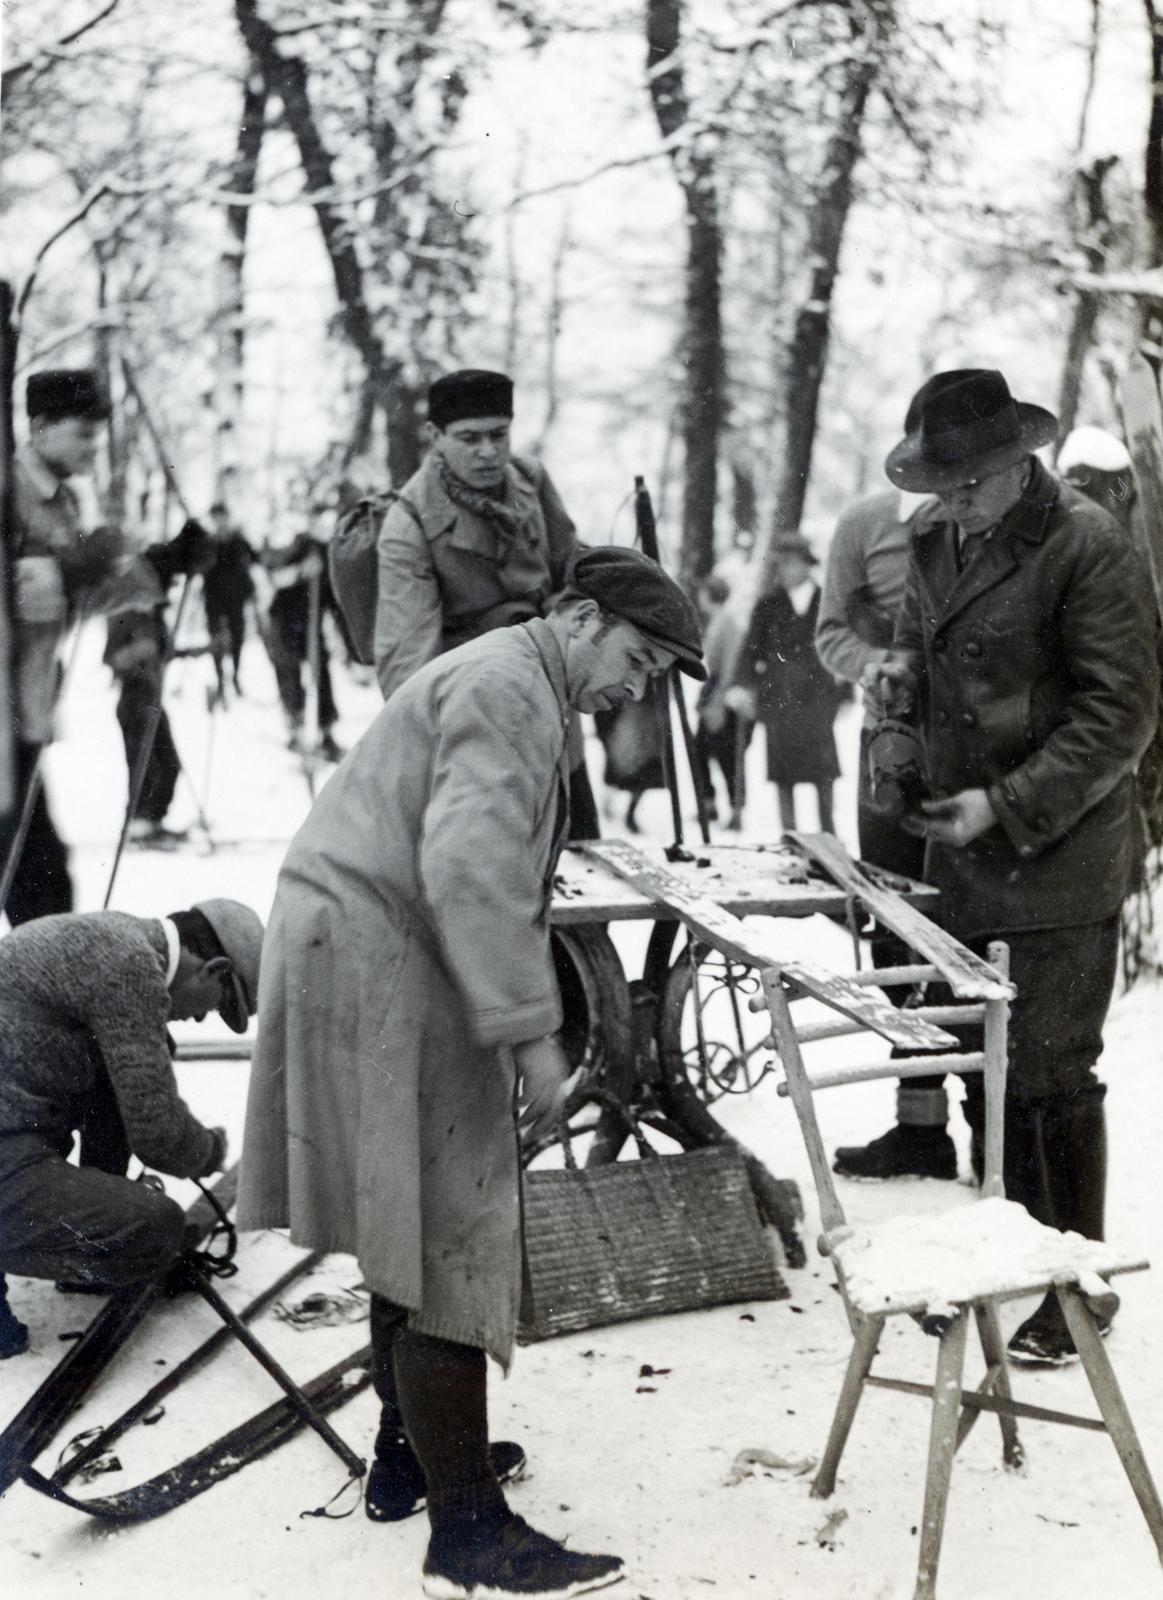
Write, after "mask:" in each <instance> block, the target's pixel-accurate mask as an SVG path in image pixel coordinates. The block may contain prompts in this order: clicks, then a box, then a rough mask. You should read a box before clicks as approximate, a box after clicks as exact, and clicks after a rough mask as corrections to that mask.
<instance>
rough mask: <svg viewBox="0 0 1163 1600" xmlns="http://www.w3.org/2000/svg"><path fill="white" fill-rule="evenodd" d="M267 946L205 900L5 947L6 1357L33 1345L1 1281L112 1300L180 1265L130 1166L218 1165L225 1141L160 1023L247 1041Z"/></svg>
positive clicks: (41, 932) (181, 1232) (179, 1174)
mask: <svg viewBox="0 0 1163 1600" xmlns="http://www.w3.org/2000/svg"><path fill="white" fill-rule="evenodd" d="M262 942H263V925H262V922H261V921H260V919H259V917H258V916H257V915H256V913H255V912H254V911H252V910H251V909H250V907H249V906H244V905H241V904H240V903H239V902H238V901H237V900H204V901H202V902H201V903H200V904H199V905H196V906H193V907H192V908H191V909H190V910H188V911H176V912H174V913H173V914H172V915H171V916H169V917H156V918H155V917H133V916H128V915H126V914H125V913H124V912H121V911H95V912H86V913H65V914H62V915H60V916H52V917H38V918H36V919H35V920H34V921H32V922H28V923H25V924H24V925H23V926H22V927H19V928H16V929H14V930H13V931H12V932H11V933H10V934H8V935H7V937H6V938H5V939H4V940H3V943H2V944H0V1357H3V1356H12V1355H19V1354H20V1352H21V1351H22V1350H25V1349H27V1347H28V1331H27V1329H26V1328H25V1327H24V1325H23V1323H21V1322H19V1321H18V1320H17V1318H16V1317H15V1316H14V1315H13V1313H12V1312H11V1310H10V1309H9V1307H8V1304H7V1299H6V1296H5V1280H4V1277H3V1274H5V1273H14V1274H17V1275H19V1276H21V1277H28V1278H51V1279H54V1280H56V1281H57V1282H59V1283H61V1285H62V1287H63V1286H64V1285H65V1284H67V1285H68V1286H69V1287H70V1288H75V1289H77V1290H79V1291H106V1290H112V1289H117V1288H120V1287H122V1286H123V1285H124V1284H129V1283H136V1282H139V1281H141V1280H144V1279H146V1278H151V1277H153V1276H154V1275H155V1274H157V1273H158V1272H161V1271H163V1270H164V1269H165V1268H166V1267H167V1266H168V1265H170V1264H171V1263H172V1262H174V1261H176V1260H177V1258H178V1256H179V1255H180V1254H181V1252H182V1249H183V1246H184V1243H185V1216H184V1213H183V1211H182V1208H181V1206H179V1205H178V1204H177V1202H176V1201H174V1200H171V1199H169V1198H168V1197H167V1196H166V1195H164V1194H162V1193H160V1192H159V1191H158V1190H156V1189H154V1188H151V1187H150V1186H149V1185H147V1184H144V1183H136V1182H130V1180H129V1179H128V1178H126V1176H125V1171H126V1167H127V1166H128V1163H129V1158H130V1156H131V1155H134V1156H136V1157H137V1158H138V1159H139V1160H140V1161H141V1162H142V1163H143V1164H144V1165H145V1166H148V1167H150V1168H151V1169H153V1170H154V1171H157V1172H161V1173H166V1174H167V1175H169V1176H171V1177H175V1178H203V1177H206V1176H207V1175H208V1174H209V1173H211V1172H215V1171H217V1170H218V1169H219V1168H221V1167H222V1166H224V1165H225V1161H226V1134H225V1133H224V1131H223V1130H222V1129H221V1128H207V1127H204V1126H203V1125H202V1123H201V1122H199V1121H198V1119H197V1117H195V1116H194V1115H193V1113H192V1112H191V1111H190V1110H189V1108H188V1107H187V1105H186V1103H185V1102H184V1101H183V1099H182V1098H181V1096H180V1095H179V1093H178V1086H177V1082H176V1080H175V1078H174V1070H173V1065H172V1056H171V1048H170V1039H169V1035H168V1032H167V1025H168V1023H169V1022H171V1021H178V1020H186V1019H188V1018H192V1019H194V1020H196V1021H199V1022H200V1021H201V1020H202V1018H203V1017H204V1016H205V1015H206V1014H207V1013H208V1012H210V1011H217V1012H218V1013H219V1014H220V1016H221V1017H222V1018H223V1020H224V1021H225V1022H226V1024H227V1026H228V1027H230V1028H232V1029H233V1030H234V1031H235V1032H236V1033H244V1032H245V1031H246V1027H247V1023H248V1020H249V1019H250V1017H252V1016H253V1015H254V1011H255V1005H256V1001H257V996H258V975H259V959H260V955H261V951H262ZM78 1133H79V1134H80V1163H79V1165H73V1164H72V1163H70V1161H69V1160H68V1156H69V1153H70V1151H71V1149H72V1145H73V1140H74V1135H75V1134H78Z"/></svg>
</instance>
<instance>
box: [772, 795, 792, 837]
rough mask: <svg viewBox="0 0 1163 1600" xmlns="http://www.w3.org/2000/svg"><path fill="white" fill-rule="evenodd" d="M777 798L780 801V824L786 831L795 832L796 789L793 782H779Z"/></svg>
mask: <svg viewBox="0 0 1163 1600" xmlns="http://www.w3.org/2000/svg"><path fill="white" fill-rule="evenodd" d="M775 793H776V799H777V800H778V802H779V825H780V827H781V828H783V829H784V831H785V832H786V833H791V832H794V830H795V825H796V791H795V785H794V784H791V783H777V784H776V786H775Z"/></svg>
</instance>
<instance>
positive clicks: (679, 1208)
mask: <svg viewBox="0 0 1163 1600" xmlns="http://www.w3.org/2000/svg"><path fill="white" fill-rule="evenodd" d="M524 1204H525V1254H526V1259H527V1263H528V1281H527V1284H526V1293H525V1298H524V1304H523V1305H522V1314H521V1323H520V1330H519V1337H520V1339H521V1340H522V1341H523V1342H524V1343H527V1344H528V1343H532V1342H533V1341H535V1340H537V1339H550V1338H553V1337H554V1335H556V1334H560V1333H575V1332H577V1331H578V1330H579V1329H581V1328H594V1327H601V1326H603V1325H605V1324H607V1323H611V1322H628V1321H631V1320H633V1319H634V1318H636V1317H654V1316H660V1315H662V1314H664V1313H667V1312H673V1311H694V1310H698V1309H701V1308H703V1307H706V1306H715V1305H725V1304H728V1303H730V1302H732V1301H738V1300H782V1299H785V1298H786V1297H787V1294H788V1290H787V1287H786V1285H785V1284H784V1283H783V1280H782V1279H781V1278H780V1276H779V1273H778V1272H777V1271H776V1267H775V1261H774V1258H773V1256H772V1252H771V1248H770V1246H769V1244H768V1241H767V1238H766V1237H765V1235H764V1231H763V1228H762V1226H761V1224H760V1221H759V1213H758V1212H757V1210H756V1208H755V1200H754V1197H753V1195H752V1192H751V1183H750V1180H749V1178H748V1176H747V1168H746V1166H745V1165H744V1163H743V1160H742V1157H741V1156H740V1155H739V1154H738V1152H737V1151H735V1150H731V1149H710V1150H692V1151H688V1152H686V1153H685V1154H683V1155H672V1156H656V1155H652V1156H649V1157H647V1158H645V1159H642V1160H638V1161H617V1162H614V1163H613V1164H611V1165H610V1166H605V1167H591V1168H588V1169H586V1170H584V1171H579V1170H577V1169H570V1168H567V1169H565V1170H563V1171H553V1172H529V1173H526V1175H525V1183H524Z"/></svg>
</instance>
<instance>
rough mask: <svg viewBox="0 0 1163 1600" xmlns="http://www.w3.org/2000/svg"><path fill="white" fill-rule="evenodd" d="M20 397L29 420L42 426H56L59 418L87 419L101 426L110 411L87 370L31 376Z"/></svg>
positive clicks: (64, 369) (66, 369)
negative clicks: (37, 421)
mask: <svg viewBox="0 0 1163 1600" xmlns="http://www.w3.org/2000/svg"><path fill="white" fill-rule="evenodd" d="M24 393H25V407H26V409H27V411H28V415H29V417H39V418H41V419H43V420H44V421H45V422H59V421H60V420H61V419H62V418H63V417H91V418H93V419H94V421H97V422H103V421H104V420H105V418H106V417H108V416H109V415H110V411H111V407H110V405H109V400H108V397H107V396H106V394H105V391H104V389H103V388H102V387H101V384H100V383H99V382H98V379H97V374H96V373H95V372H94V371H93V370H92V369H91V368H90V367H55V368H53V369H51V370H50V371H47V372H34V373H32V374H31V376H30V377H29V380H28V387H27V388H26V389H25V392H24Z"/></svg>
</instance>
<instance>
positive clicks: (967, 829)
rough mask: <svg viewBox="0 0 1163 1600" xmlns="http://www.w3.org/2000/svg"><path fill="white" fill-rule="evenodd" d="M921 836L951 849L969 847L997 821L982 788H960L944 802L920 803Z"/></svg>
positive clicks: (987, 796) (995, 814)
mask: <svg viewBox="0 0 1163 1600" xmlns="http://www.w3.org/2000/svg"><path fill="white" fill-rule="evenodd" d="M921 811H922V813H923V814H924V818H925V833H926V834H927V836H928V837H929V838H930V839H936V840H937V841H938V842H939V843H940V844H948V845H952V846H953V848H954V849H955V850H959V849H961V847H962V846H963V845H967V844H971V843H972V842H973V840H974V839H977V838H979V837H980V836H981V834H983V833H985V832H986V831H987V830H988V829H989V828H992V827H993V825H994V823H995V822H996V821H997V812H996V811H995V810H994V809H993V802H992V801H991V800H990V798H989V795H988V794H987V793H986V792H985V790H984V789H962V790H961V792H960V793H959V794H954V795H950V797H949V798H948V799H947V800H922V801H921Z"/></svg>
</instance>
